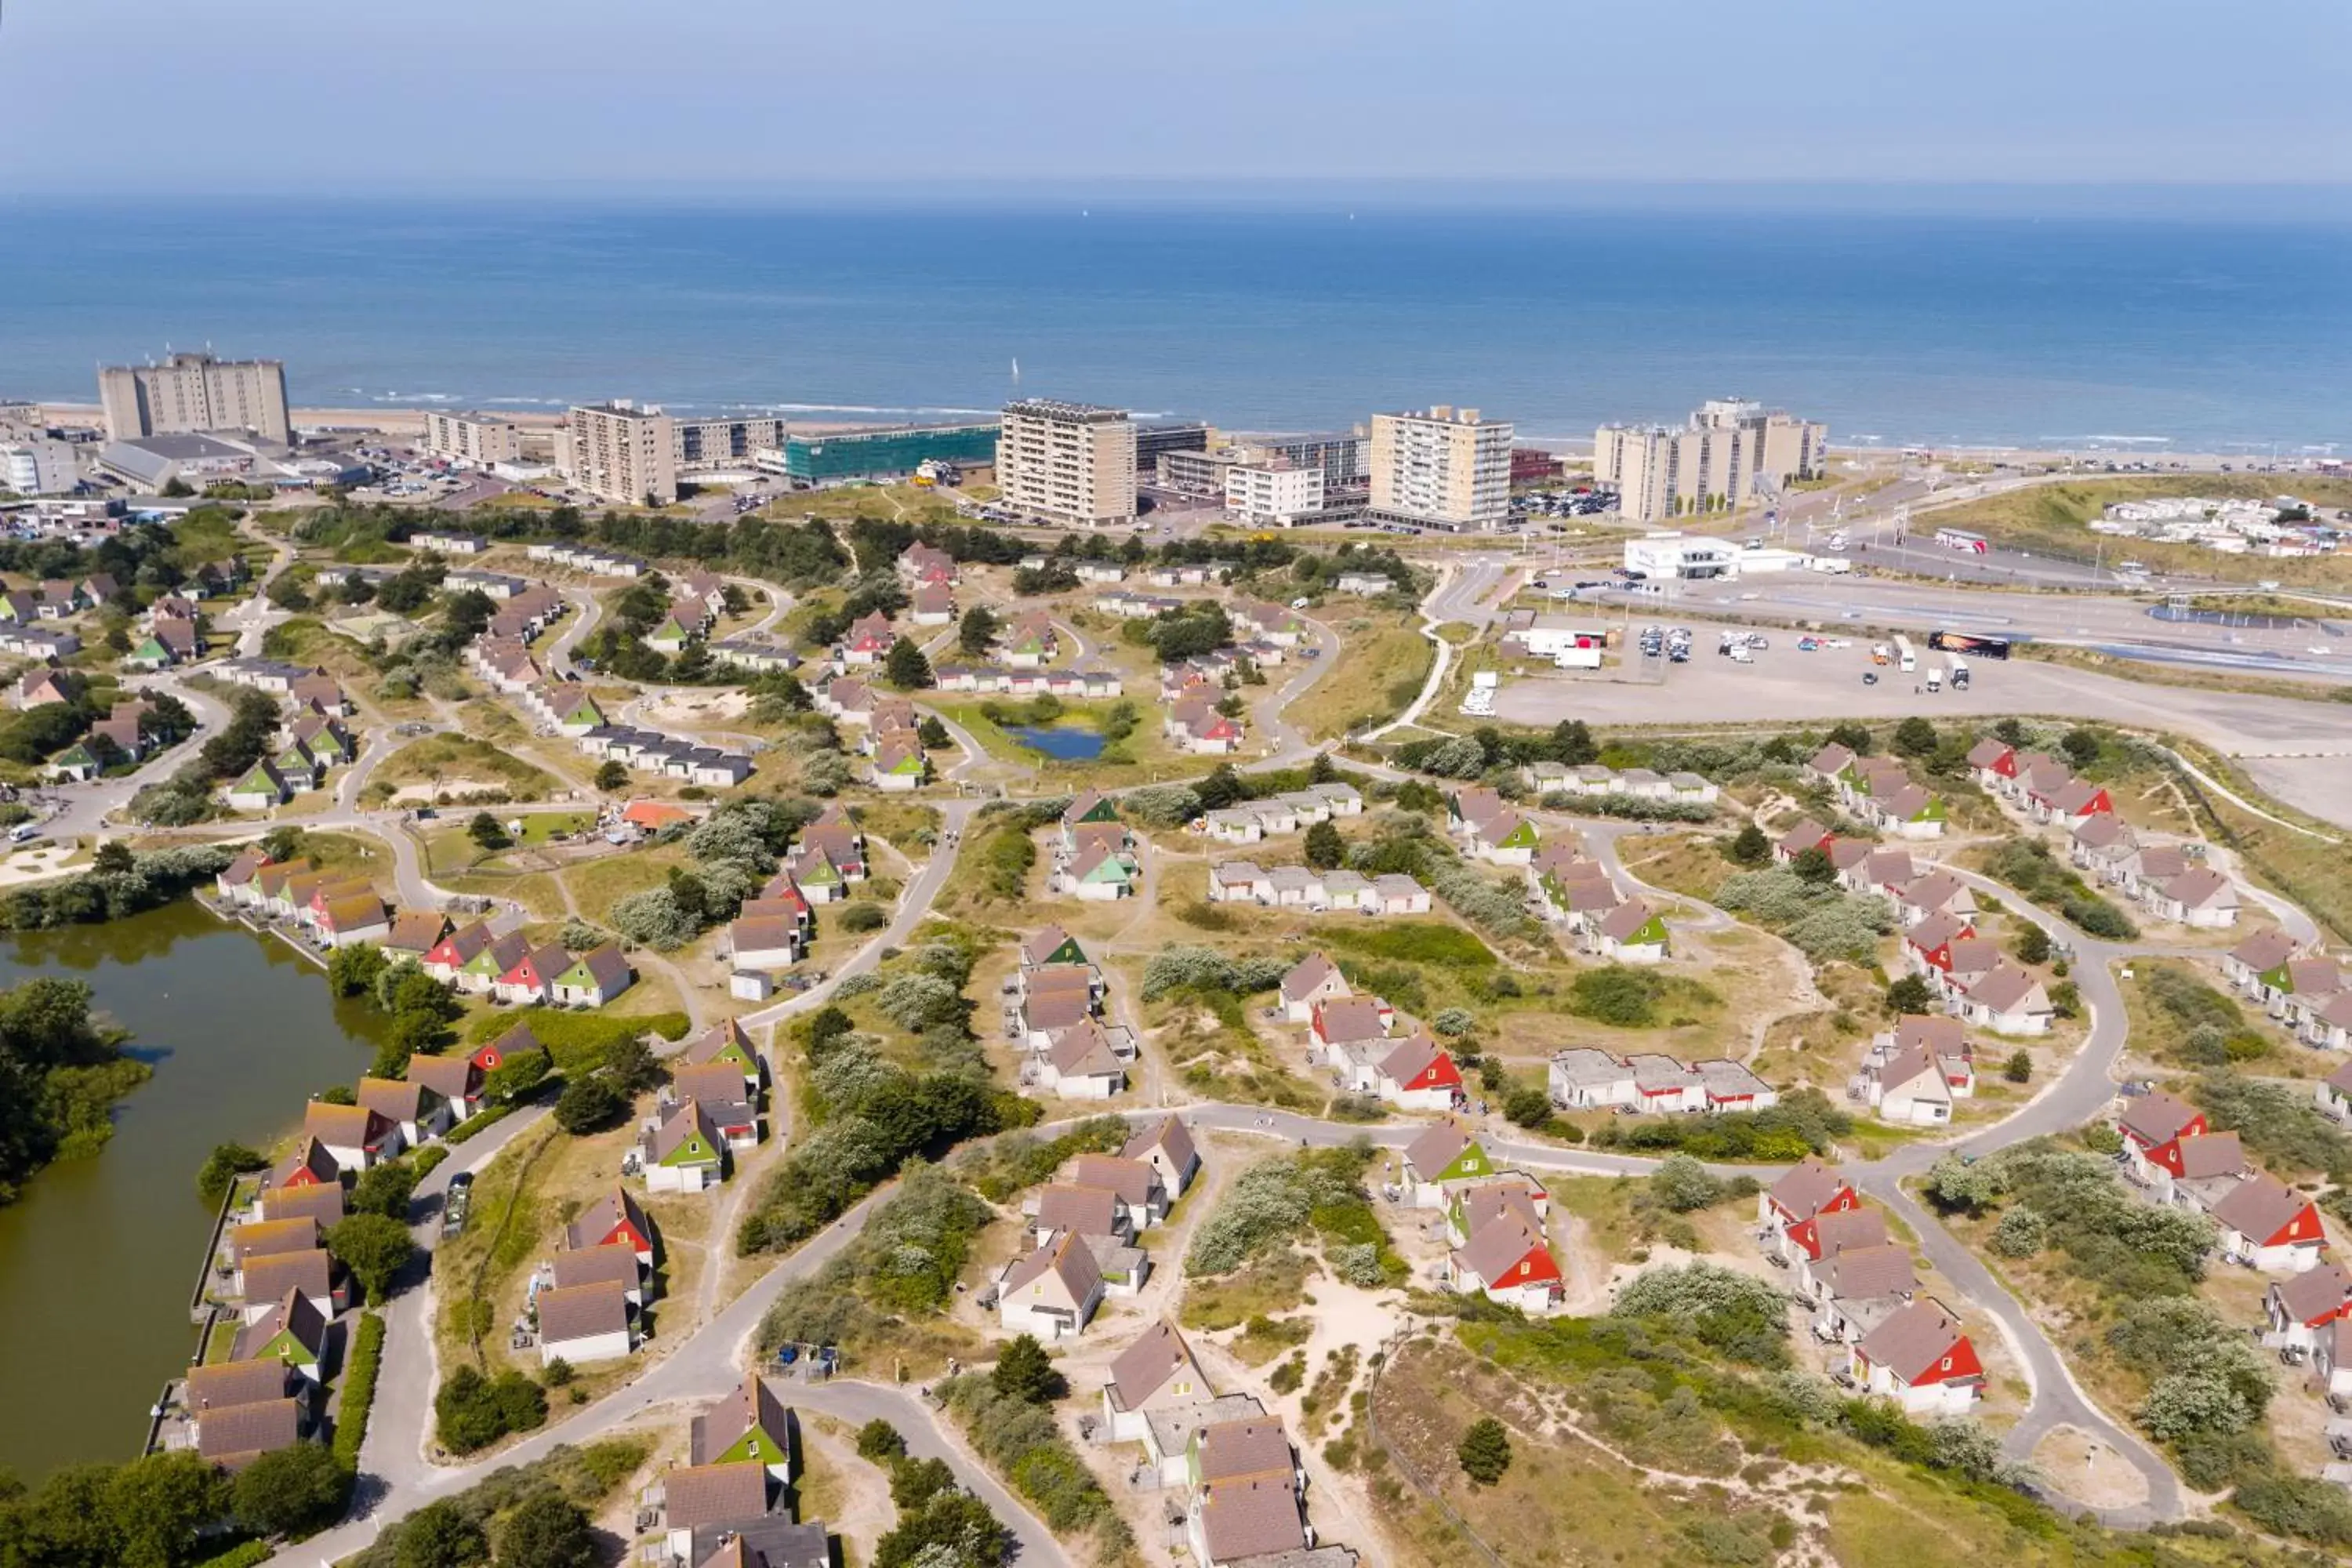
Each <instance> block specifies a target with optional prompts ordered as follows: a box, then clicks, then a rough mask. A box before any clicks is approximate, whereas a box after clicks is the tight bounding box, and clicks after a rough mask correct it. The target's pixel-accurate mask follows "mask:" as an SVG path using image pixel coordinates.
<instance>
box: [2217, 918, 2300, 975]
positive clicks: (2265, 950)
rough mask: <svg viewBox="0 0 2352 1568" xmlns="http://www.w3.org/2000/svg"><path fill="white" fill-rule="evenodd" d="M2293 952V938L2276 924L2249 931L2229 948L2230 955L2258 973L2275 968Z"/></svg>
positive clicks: (2291, 956)
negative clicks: (2244, 937) (2241, 939)
mask: <svg viewBox="0 0 2352 1568" xmlns="http://www.w3.org/2000/svg"><path fill="white" fill-rule="evenodd" d="M2294 954H2295V941H2294V938H2293V937H2291V936H2289V935H2287V934H2286V932H2284V931H2281V930H2280V929H2279V928H2278V927H2276V926H2265V927H2263V929H2262V930H2261V931H2249V932H2247V933H2246V940H2245V941H2243V942H2240V943H2239V944H2238V945H2237V946H2235V947H2233V948H2231V950H2230V956H2231V958H2233V959H2236V960H2237V961H2238V962H2239V963H2242V964H2244V965H2245V966H2246V967H2247V968H2249V969H2251V970H2252V971H2253V972H2254V973H2257V974H2260V973H2263V971H2265V970H2271V969H2276V968H2277V967H2278V966H2279V965H2280V964H2282V963H2285V962H2286V961H2287V960H2288V959H2290V958H2293V957H2294Z"/></svg>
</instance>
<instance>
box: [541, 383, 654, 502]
mask: <svg viewBox="0 0 2352 1568" xmlns="http://www.w3.org/2000/svg"><path fill="white" fill-rule="evenodd" d="M569 417H570V420H571V424H570V426H569V427H568V428H567V429H565V430H564V431H563V432H562V435H561V437H560V438H559V439H558V440H557V442H556V447H555V454H556V461H555V466H556V468H558V469H559V470H561V471H562V474H563V477H564V478H566V479H570V480H571V481H572V483H573V484H575V485H578V486H579V487H580V488H581V489H583V490H586V491H588V492H589V493H591V494H592V495H599V496H603V497H604V499H605V500H615V501H623V502H625V503H627V504H628V505H631V506H646V505H651V506H667V505H669V504H670V502H672V501H674V500H677V422H676V421H675V420H673V419H671V418H670V416H668V415H667V414H664V413H663V412H662V411H661V408H660V406H659V405H646V407H643V408H640V407H638V406H637V405H635V404H634V403H630V402H627V401H625V400H624V401H620V402H614V403H599V404H593V405H582V406H579V407H575V408H574V409H572V413H571V415H570V416H569Z"/></svg>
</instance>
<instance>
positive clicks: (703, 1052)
mask: <svg viewBox="0 0 2352 1568" xmlns="http://www.w3.org/2000/svg"><path fill="white" fill-rule="evenodd" d="M730 1045H731V1046H735V1047H740V1049H741V1050H742V1051H743V1052H744V1053H745V1054H746V1055H756V1054H757V1048H756V1047H754V1046H753V1045H752V1044H751V1036H749V1035H747V1034H745V1033H744V1032H743V1026H742V1025H740V1024H739V1023H737V1022H736V1021H735V1020H734V1019H732V1018H725V1019H721V1020H720V1021H719V1022H718V1023H716V1024H713V1025H711V1026H710V1027H709V1028H707V1029H705V1030H703V1031H702V1033H700V1034H698V1035H697V1036H695V1037H694V1038H692V1039H691V1040H688V1042H687V1043H686V1048H685V1049H684V1050H682V1051H680V1052H679V1053H678V1054H677V1059H678V1060H680V1061H682V1062H685V1063H687V1064H688V1065H689V1066H693V1067H702V1066H705V1065H707V1064H709V1062H711V1061H712V1060H714V1059H716V1058H717V1057H718V1055H719V1052H721V1051H723V1050H725V1049H726V1048H727V1047H729V1046H730Z"/></svg>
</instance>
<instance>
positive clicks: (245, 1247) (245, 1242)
mask: <svg viewBox="0 0 2352 1568" xmlns="http://www.w3.org/2000/svg"><path fill="white" fill-rule="evenodd" d="M318 1245H319V1222H318V1221H317V1220H315V1219H312V1218H311V1217H310V1215H299V1216H297V1217H295V1218H292V1219H265V1220H256V1221H254V1222H253V1223H252V1224H250V1225H241V1226H237V1227H236V1229H234V1230H232V1231H230V1232H229V1235H228V1247H229V1255H230V1256H231V1257H233V1258H236V1260H237V1261H238V1262H239V1263H243V1262H245V1261H246V1260H247V1259H248V1258H273V1257H276V1256H277V1255H278V1253H281V1252H308V1251H310V1249H311V1248H312V1247H316V1246H318Z"/></svg>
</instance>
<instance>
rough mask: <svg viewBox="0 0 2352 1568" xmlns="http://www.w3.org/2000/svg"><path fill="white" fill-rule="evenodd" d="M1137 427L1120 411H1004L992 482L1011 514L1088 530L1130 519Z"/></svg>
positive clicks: (1083, 407)
mask: <svg viewBox="0 0 2352 1568" xmlns="http://www.w3.org/2000/svg"><path fill="white" fill-rule="evenodd" d="M1135 449H1136V448H1135V422H1134V421H1133V420H1132V419H1129V417H1128V416H1127V412H1126V411H1125V410H1124V409H1118V408H1098V407H1096V406H1095V405H1092V404H1087V403H1057V402H1055V401H1053V400H1051V399H1048V398H1032V399H1029V400H1027V401H1025V402H1021V403H1012V404H1007V405H1005V409H1004V424H1003V430H1002V433H1001V434H1000V435H999V436H998V437H997V444H996V482H997V487H998V489H1000V490H1001V491H1002V492H1003V504H1004V505H1005V506H1006V507H1007V508H1009V509H1011V510H1013V511H1015V512H1020V513H1024V514H1026V515H1028V516H1031V517H1042V518H1045V519H1047V520H1049V521H1055V522H1065V523H1072V524H1076V525H1078V526H1082V527H1087V528H1098V527H1102V526H1104V525H1106V524H1113V523H1123V522H1131V521H1134V518H1135Z"/></svg>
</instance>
